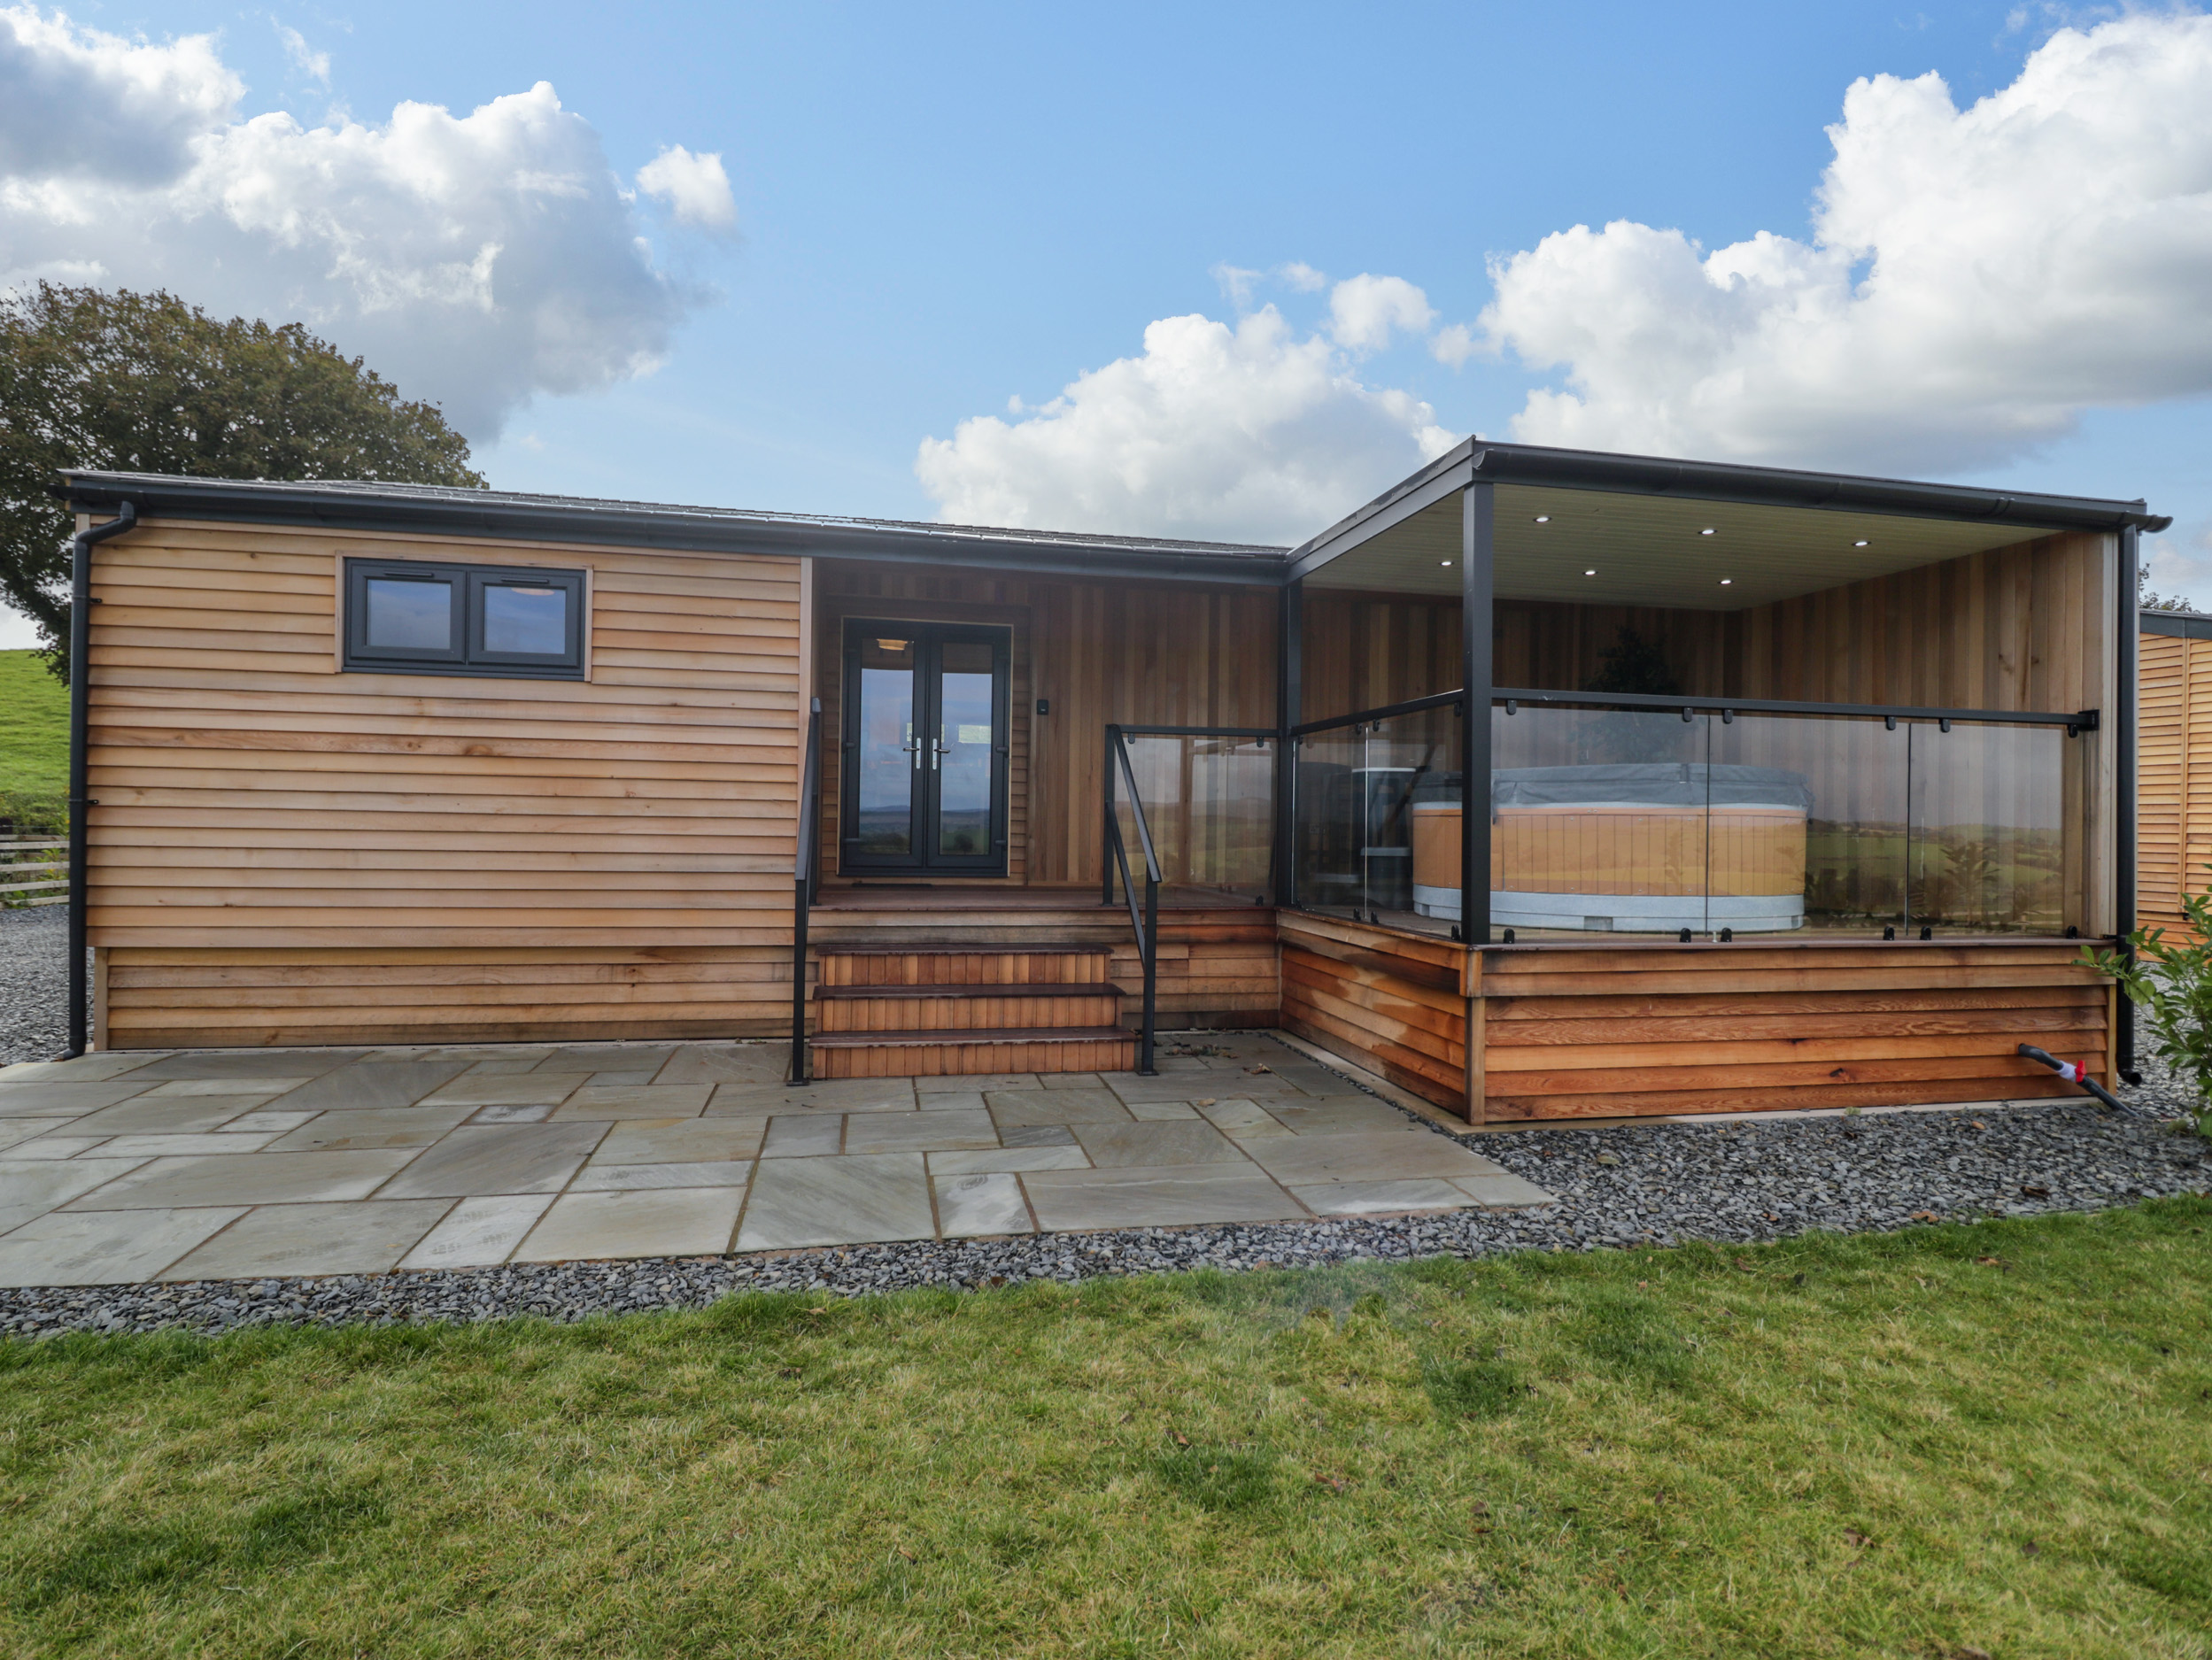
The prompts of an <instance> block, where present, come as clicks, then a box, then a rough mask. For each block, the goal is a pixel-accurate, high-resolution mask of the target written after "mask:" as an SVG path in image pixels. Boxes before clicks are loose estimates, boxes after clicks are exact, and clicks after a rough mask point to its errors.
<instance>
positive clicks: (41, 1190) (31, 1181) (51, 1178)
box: [0, 1158, 144, 1232]
mask: <svg viewBox="0 0 2212 1660" xmlns="http://www.w3.org/2000/svg"><path fill="white" fill-rule="evenodd" d="M143 1162H144V1161H143V1159H96V1158H77V1159H12V1158H11V1159H0V1232H4V1231H7V1230H9V1229H11V1228H16V1227H19V1226H21V1225H22V1224H24V1223H27V1222H28V1221H29V1220H30V1219H31V1218H32V1217H34V1216H43V1215H44V1214H45V1213H46V1212H47V1211H49V1210H51V1209H53V1208H55V1207H57V1206H58V1205H66V1204H67V1203H68V1202H69V1201H71V1200H73V1199H74V1198H76V1197H77V1195H78V1194H80V1193H90V1192H91V1191H92V1190H93V1189H94V1188H96V1187H98V1186H100V1185H102V1184H104V1183H106V1182H112V1181H113V1180H114V1179H115V1178H116V1177H119V1176H128V1174H129V1173H130V1172H131V1171H133V1170H136V1169H137V1168H138V1167H139V1166H140V1165H141V1164H142V1163H143Z"/></svg>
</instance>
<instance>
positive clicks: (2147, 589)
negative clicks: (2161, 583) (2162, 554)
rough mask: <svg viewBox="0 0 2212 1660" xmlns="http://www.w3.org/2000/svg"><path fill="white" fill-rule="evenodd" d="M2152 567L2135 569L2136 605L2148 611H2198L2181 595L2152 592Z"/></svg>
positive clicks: (2141, 566)
mask: <svg viewBox="0 0 2212 1660" xmlns="http://www.w3.org/2000/svg"><path fill="white" fill-rule="evenodd" d="M2150 583H2151V567H2149V566H2147V565H2139V566H2137V567H2135V603H2136V604H2137V605H2138V606H2140V607H2141V608H2142V609H2144V610H2146V611H2193V610H2195V609H2196V607H2195V606H2192V605H2191V604H2190V603H2189V602H2188V601H2187V600H2186V599H2184V598H2182V597H2181V596H2180V595H2179V594H2160V593H2154V592H2152V591H2151V585H2150Z"/></svg>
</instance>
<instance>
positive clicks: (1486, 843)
mask: <svg viewBox="0 0 2212 1660" xmlns="http://www.w3.org/2000/svg"><path fill="white" fill-rule="evenodd" d="M1460 501H1461V513H1460V537H1459V685H1460V688H1461V690H1462V691H1463V692H1464V694H1465V696H1466V714H1464V715H1463V716H1462V717H1461V720H1460V722H1459V937H1460V938H1462V939H1464V940H1465V941H1466V943H1467V944H1468V945H1470V946H1487V945H1489V943H1490V681H1491V678H1492V674H1493V669H1492V664H1491V660H1490V628H1491V622H1490V612H1491V603H1492V600H1493V598H1494V597H1495V593H1494V589H1495V584H1494V582H1493V578H1492V570H1491V560H1492V557H1493V553H1494V552H1495V544H1496V540H1497V486H1496V485H1494V484H1491V483H1489V482H1487V481H1485V480H1481V479H1477V480H1476V481H1475V482H1474V483H1472V484H1470V485H1468V486H1467V488H1466V490H1465V491H1463V492H1462V493H1461V497H1460Z"/></svg>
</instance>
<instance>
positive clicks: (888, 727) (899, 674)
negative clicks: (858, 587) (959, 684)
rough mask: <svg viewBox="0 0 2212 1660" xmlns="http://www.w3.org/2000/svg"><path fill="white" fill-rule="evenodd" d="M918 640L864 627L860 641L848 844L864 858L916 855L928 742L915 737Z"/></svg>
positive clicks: (853, 692) (856, 676) (852, 690)
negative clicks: (882, 634)
mask: <svg viewBox="0 0 2212 1660" xmlns="http://www.w3.org/2000/svg"><path fill="white" fill-rule="evenodd" d="M916 646H917V642H916V641H914V640H912V639H909V638H901V637H898V636H896V635H890V636H885V637H877V636H876V635H875V634H873V633H868V634H863V635H862V636H861V637H860V638H859V640H858V642H857V648H858V649H857V651H856V652H855V658H856V661H855V672H854V676H853V677H854V678H855V679H856V680H857V681H858V685H857V686H855V687H852V688H850V691H849V694H848V695H851V696H853V698H854V700H855V703H856V704H857V705H858V710H859V713H858V721H857V724H858V727H859V739H858V742H857V743H856V744H855V745H852V747H851V748H850V749H848V751H847V753H849V754H850V755H852V757H853V761H854V771H855V777H854V780H853V788H852V793H853V797H854V807H853V813H852V819H853V829H852V834H851V836H850V838H848V840H847V847H848V849H849V850H850V851H851V852H852V853H855V854H856V855H858V856H859V857H861V858H863V859H910V858H912V857H913V855H914V853H915V851H916V843H915V834H914V821H915V816H916V815H915V809H916V807H917V806H919V805H920V804H919V802H918V801H917V799H916V798H917V795H918V794H919V793H920V792H919V791H918V790H917V784H918V783H919V781H920V779H921V776H922V768H921V760H922V756H921V749H922V746H921V745H920V744H918V743H917V741H916V739H915V732H916V722H915V714H916V710H915V696H914V694H915V691H916V690H917V688H916V684H915V681H916V676H915V657H916Z"/></svg>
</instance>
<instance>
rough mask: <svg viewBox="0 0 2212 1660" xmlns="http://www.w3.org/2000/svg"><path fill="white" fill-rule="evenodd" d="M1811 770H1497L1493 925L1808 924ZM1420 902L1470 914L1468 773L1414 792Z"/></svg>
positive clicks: (1752, 927) (1587, 928) (1648, 765)
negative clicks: (1463, 891)
mask: <svg viewBox="0 0 2212 1660" xmlns="http://www.w3.org/2000/svg"><path fill="white" fill-rule="evenodd" d="M1811 805H1812V791H1810V790H1809V789H1808V788H1807V787H1806V781H1805V777H1804V776H1803V775H1802V774H1800V773H1794V772H1785V771H1783V770H1782V769H1780V768H1774V767H1725V766H1721V767H1708V766H1706V765H1705V764H1704V763H1702V762H1694V761H1663V762H1662V761H1651V762H1640V763H1632V764H1625V765H1619V766H1585V767H1519V768H1505V769H1502V770H1499V771H1497V772H1493V773H1492V774H1491V775H1490V815H1491V822H1490V923H1491V925H1492V926H1493V927H1498V928H1557V929H1570V930H1575V931H1577V932H1597V933H1669V934H1671V933H1675V932H1678V931H1679V930H1682V929H1684V928H1689V929H1694V930H1698V931H1700V932H1703V931H1704V930H1707V929H1721V928H1732V929H1734V930H1736V932H1738V933H1778V932H1783V931H1786V930H1790V929H1793V928H1802V927H1804V926H1805V823H1806V809H1807V808H1808V807H1810V806H1811ZM1412 809H1413V908H1414V909H1415V910H1416V911H1417V912H1419V914H1420V915H1424V916H1435V917H1442V918H1447V919H1450V920H1451V921H1454V922H1456V921H1458V917H1459V775H1458V774H1457V773H1442V774H1431V775H1429V776H1427V777H1425V778H1423V779H1422V780H1421V781H1420V783H1419V785H1417V786H1416V787H1415V789H1414V791H1413V801H1412Z"/></svg>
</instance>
